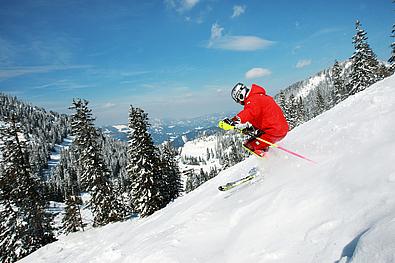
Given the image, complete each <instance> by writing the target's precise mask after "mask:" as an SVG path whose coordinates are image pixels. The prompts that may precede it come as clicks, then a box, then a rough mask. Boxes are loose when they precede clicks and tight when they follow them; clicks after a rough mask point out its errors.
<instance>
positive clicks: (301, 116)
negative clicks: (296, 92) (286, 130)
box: [296, 97, 306, 126]
mask: <svg viewBox="0 0 395 263" xmlns="http://www.w3.org/2000/svg"><path fill="white" fill-rule="evenodd" d="M305 121H306V111H305V109H304V103H303V99H302V97H299V100H298V103H297V119H296V126H299V125H301V124H302V123H304V122H305Z"/></svg>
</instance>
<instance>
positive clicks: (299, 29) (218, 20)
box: [0, 0, 395, 125]
mask: <svg viewBox="0 0 395 263" xmlns="http://www.w3.org/2000/svg"><path fill="white" fill-rule="evenodd" d="M394 10H395V4H393V3H392V1H391V0H366V1H363V0H359V1H357V0H332V1H327V0H315V1H308V0H299V1H291V0H288V1H285V0H277V1H263V0H256V1H219V0H164V1H162V0H157V1H149V0H147V1H120V0H119V1H116V0H113V1H104V0H95V1H93V0H87V1H79V0H78V1H76V0H68V1H61V0H56V1H53V0H34V1H33V0H32V1H23V0H21V1H12V0H0V91H1V92H4V93H7V94H12V95H15V96H17V97H19V98H21V99H23V100H25V101H28V102H30V103H32V104H34V105H38V106H42V107H45V108H46V109H48V110H55V111H58V112H62V113H70V111H69V110H68V107H69V106H70V104H71V102H72V99H73V98H76V97H78V98H84V99H87V100H89V101H90V105H91V107H92V109H93V113H94V116H96V118H97V122H96V123H97V124H98V125H103V124H116V123H126V122H127V114H128V113H127V112H128V108H129V105H130V104H133V105H134V106H139V107H142V108H143V109H145V110H146V111H147V112H148V113H149V117H150V118H189V117H196V116H201V115H205V114H208V113H214V112H223V111H237V110H239V109H240V108H239V106H238V105H236V104H235V103H234V102H233V101H232V99H231V97H230V95H229V94H230V90H231V88H232V87H233V85H234V84H235V83H237V82H244V83H246V84H248V85H250V84H252V83H257V84H260V85H262V86H264V87H265V88H266V89H267V92H268V93H269V94H270V95H275V94H276V93H277V92H278V91H279V90H280V89H284V88H286V87H287V86H288V85H290V84H292V83H294V82H296V81H299V80H303V79H306V78H307V77H309V76H310V75H312V74H314V73H316V72H318V71H320V70H322V69H324V68H327V67H329V66H331V65H332V64H333V63H334V60H335V59H337V60H340V61H342V60H346V59H347V58H349V57H350V56H351V55H352V52H353V45H352V36H353V35H354V34H355V20H356V19H359V20H360V21H361V23H362V26H363V28H364V29H365V30H366V31H367V34H368V38H369V39H368V42H369V44H370V45H371V47H372V49H373V50H374V52H375V53H376V54H377V56H378V58H379V59H382V60H387V59H388V58H389V57H390V47H389V46H390V44H391V42H392V41H393V39H391V37H390V35H391V29H392V24H393V23H394V22H395V19H394V14H395V11H394Z"/></svg>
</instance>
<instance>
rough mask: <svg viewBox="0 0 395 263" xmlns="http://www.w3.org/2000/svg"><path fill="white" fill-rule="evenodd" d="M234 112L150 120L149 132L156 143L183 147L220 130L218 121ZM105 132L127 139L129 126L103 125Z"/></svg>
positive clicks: (114, 136) (123, 139)
mask: <svg viewBox="0 0 395 263" xmlns="http://www.w3.org/2000/svg"><path fill="white" fill-rule="evenodd" d="M234 114H235V112H233V113H215V114H210V115H205V116H202V117H197V118H193V119H187V120H160V119H153V120H150V123H151V127H150V128H149V132H150V134H151V136H152V139H153V140H154V143H155V144H161V143H163V142H164V141H171V142H172V143H173V146H175V147H182V146H183V145H184V144H185V143H186V142H187V141H190V140H193V139H196V138H197V137H199V136H203V135H211V134H214V133H216V132H218V131H219V129H218V127H217V124H218V121H219V120H221V119H223V118H225V117H229V116H233V115H234ZM101 129H102V131H103V133H104V134H107V135H109V136H111V137H113V138H115V139H118V140H121V141H127V140H128V138H127V134H128V131H129V128H128V126H127V125H126V124H120V125H113V126H104V127H101Z"/></svg>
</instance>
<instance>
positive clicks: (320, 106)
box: [314, 89, 326, 117]
mask: <svg viewBox="0 0 395 263" xmlns="http://www.w3.org/2000/svg"><path fill="white" fill-rule="evenodd" d="M325 110H326V103H325V99H324V97H323V96H322V94H321V91H320V89H317V95H316V99H315V110H314V117H316V116H318V115H320V114H321V113H323V112H324V111H325Z"/></svg>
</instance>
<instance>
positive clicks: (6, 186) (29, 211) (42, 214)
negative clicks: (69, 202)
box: [0, 115, 55, 262]
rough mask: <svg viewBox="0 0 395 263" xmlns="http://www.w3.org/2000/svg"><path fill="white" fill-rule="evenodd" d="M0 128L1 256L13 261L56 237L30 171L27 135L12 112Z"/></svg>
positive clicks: (50, 218) (41, 193) (41, 192)
mask: <svg viewBox="0 0 395 263" xmlns="http://www.w3.org/2000/svg"><path fill="white" fill-rule="evenodd" d="M5 122H6V124H5V125H4V126H3V127H1V128H0V138H1V139H2V141H3V145H2V146H1V149H0V152H1V153H2V158H0V167H2V169H1V173H0V244H1V246H0V259H1V260H2V262H14V261H16V260H18V259H20V258H22V257H24V256H26V255H28V254H30V253H31V252H33V251H35V250H37V249H38V248H40V247H42V246H44V245H46V244H48V243H50V242H52V241H54V240H55V238H54V236H53V230H52V227H51V221H52V216H51V215H50V214H48V213H47V212H46V211H45V207H46V206H47V205H48V203H47V201H46V198H45V196H44V194H43V184H42V183H41V182H40V181H39V179H38V177H36V176H35V175H34V174H32V170H31V167H30V164H29V155H28V151H27V143H28V142H27V141H26V138H28V137H27V136H26V135H24V132H23V131H22V129H21V126H20V124H19V123H18V122H17V120H16V117H15V115H12V116H11V117H10V118H5Z"/></svg>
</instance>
